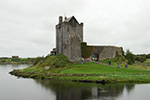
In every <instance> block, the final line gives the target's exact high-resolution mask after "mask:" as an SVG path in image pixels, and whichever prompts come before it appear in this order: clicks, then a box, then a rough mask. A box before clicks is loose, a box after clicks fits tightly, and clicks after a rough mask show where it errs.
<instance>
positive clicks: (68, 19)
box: [64, 16, 73, 22]
mask: <svg viewBox="0 0 150 100" xmlns="http://www.w3.org/2000/svg"><path fill="white" fill-rule="evenodd" d="M72 18H73V16H72V17H69V18H67V19H66V20H64V22H69V21H70V20H71V19H72Z"/></svg>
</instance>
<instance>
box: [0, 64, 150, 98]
mask: <svg viewBox="0 0 150 100" xmlns="http://www.w3.org/2000/svg"><path fill="white" fill-rule="evenodd" d="M27 66H28V65H0V100H150V84H110V85H105V86H103V85H100V84H88V83H87V84H85V83H74V82H61V81H49V80H34V79H23V78H19V79H18V78H17V77H15V76H11V75H9V74H8V72H9V71H11V70H13V69H22V68H25V67H27Z"/></svg>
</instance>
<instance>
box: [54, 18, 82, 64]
mask: <svg viewBox="0 0 150 100" xmlns="http://www.w3.org/2000/svg"><path fill="white" fill-rule="evenodd" d="M81 42H83V23H79V22H78V21H77V20H76V18H75V17H74V16H72V17H70V18H67V17H65V18H64V21H63V17H62V16H60V17H59V23H58V24H57V25H56V53H58V54H64V55H65V56H67V57H68V59H69V61H71V62H78V61H80V60H81Z"/></svg>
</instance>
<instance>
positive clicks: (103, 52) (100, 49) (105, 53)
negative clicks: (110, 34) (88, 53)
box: [92, 46, 122, 60]
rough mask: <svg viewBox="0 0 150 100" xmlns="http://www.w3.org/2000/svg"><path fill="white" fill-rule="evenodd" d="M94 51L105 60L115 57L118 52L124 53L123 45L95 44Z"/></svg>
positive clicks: (119, 53)
mask: <svg viewBox="0 0 150 100" xmlns="http://www.w3.org/2000/svg"><path fill="white" fill-rule="evenodd" d="M93 53H96V54H98V55H99V59H100V60H104V59H107V58H114V57H115V56H116V54H117V53H118V55H122V50H121V47H115V46H93V52H92V54H93Z"/></svg>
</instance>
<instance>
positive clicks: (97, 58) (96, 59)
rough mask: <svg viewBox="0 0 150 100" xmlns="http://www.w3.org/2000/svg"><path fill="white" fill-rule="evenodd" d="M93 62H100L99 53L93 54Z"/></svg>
mask: <svg viewBox="0 0 150 100" xmlns="http://www.w3.org/2000/svg"><path fill="white" fill-rule="evenodd" d="M92 60H94V61H98V60H99V55H98V53H93V54H92Z"/></svg>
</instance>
